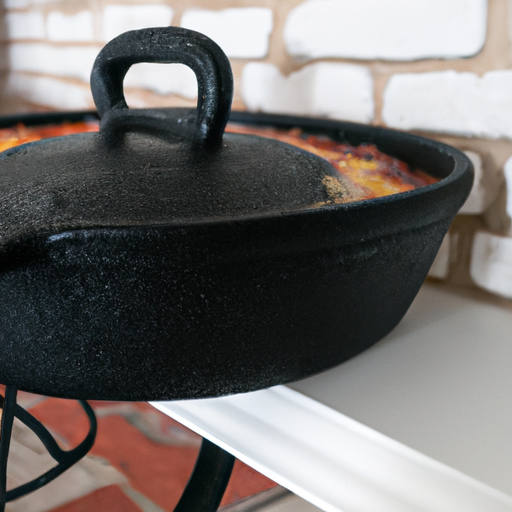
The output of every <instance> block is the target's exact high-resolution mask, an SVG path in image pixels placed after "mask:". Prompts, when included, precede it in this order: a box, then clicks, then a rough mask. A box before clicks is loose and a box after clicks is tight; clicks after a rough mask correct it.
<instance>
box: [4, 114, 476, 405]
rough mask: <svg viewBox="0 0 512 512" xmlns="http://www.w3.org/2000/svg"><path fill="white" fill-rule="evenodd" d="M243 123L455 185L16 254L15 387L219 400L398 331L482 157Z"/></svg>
mask: <svg viewBox="0 0 512 512" xmlns="http://www.w3.org/2000/svg"><path fill="white" fill-rule="evenodd" d="M232 118H234V120H235V121H243V122H253V123H262V124H272V125H274V126H302V127H303V128H305V129H307V130H308V131H312V132H316V133H326V134H328V135H330V136H331V137H335V138H341V139H344V140H348V141H349V142H351V143H356V144H357V143H360V142H372V143H375V144H376V145H377V146H378V147H379V149H381V150H382V151H385V152H388V153H389V154H392V155H393V156H397V157H399V158H402V159H404V160H405V161H407V162H408V163H410V164H412V165H416V166H419V167H421V168H422V169H423V170H425V171H426V172H429V173H431V174H433V175H435V176H439V177H443V178H444V179H442V180H441V181H440V182H438V183H437V184H435V185H431V186H428V187H424V188H422V189H418V190H416V191H412V192H407V193H403V194H398V195H395V196H388V197H384V198H380V199H375V200H369V201H361V202H358V203H352V204H346V205H334V206H328V207H322V208H316V209H311V210H304V211H300V212H296V213H293V214H292V213H289V214H281V215H279V214H267V215H255V216H252V217H251V216H248V217H244V218H240V219H231V220H216V221H204V222H174V223H172V224H167V225H153V226H120V227H115V228H113V227H108V228H105V227H102V226H98V227H97V228H87V229H79V230H72V231H67V232H66V231H65V232H59V233H47V234H37V235H35V236H33V237H26V238H24V239H22V240H19V241H17V242H16V243H13V244H10V245H9V246H8V247H5V248H3V249H2V251H1V254H0V290H1V294H0V350H1V352H2V358H1V360H0V382H2V383H5V384H12V385H14V386H16V387H17V388H19V389H24V390H27V391H32V392H37V393H41V394H45V395H54V396H61V397H68V398H80V399H108V400H170V399H187V398H198V397H211V396H219V395H223V394H228V393H235V392H244V391H250V390H255V389H260V388H264V387H268V386H272V385H276V384H281V383H285V382H289V381H292V380H296V379H300V378H303V377H306V376H309V375H311V374H314V373H316V372H319V371H322V370H324V369H327V368H329V367H331V366H333V365H336V364H339V363H341V362H342V361H344V360H346V359H348V358H350V357H352V356H354V355H355V354H357V353H359V352H361V351H362V350H364V349H365V348H367V347H369V346H370V345H372V344H373V343H375V342H376V341H378V340H379V339H381V338H382V337H383V336H385V335H386V334H387V333H388V332H389V331H390V330H392V329H393V327H395V325H396V324H397V323H398V322H399V321H400V319H401V318H402V317H403V315H404V314H405V312H406V311H407V309H408V307H409V305H410V304H411V302H412V300H413V298H414V297H415V295H416V293H417V292H418V290H419V288H420V286H421V284H422V282H423V280H424V278H425V277H426V274H427V272H428V270H429V268H430V265H431V264H432V261H433V259H434V257H435V255H436V253H437V250H438V248H439V245H440V244H441V242H442V239H443V237H444V235H445V233H446V231H447V229H448V226H449V224H450V222H451V220H452V218H453V216H454V215H455V214H456V212H457V211H458V209H459V208H460V206H462V204H463V202H464V200H465V198H466V197H467V194H468V193H469V190H470V187H471V183H472V171H471V165H470V163H469V161H468V160H467V159H466V158H465V157H464V155H462V154H461V153H460V152H458V151H457V150H453V149H451V148H448V147H447V146H444V145H442V144H439V143H436V142H433V141H428V140H427V139H423V138H420V137H415V136H412V135H408V134H402V133H399V132H393V131H391V130H383V129H378V128H372V127H368V126H362V125H354V124H351V123H340V122H333V121H323V120H307V119H299V118H284V117H274V116H254V115H250V114H236V113H234V115H232ZM39 119H40V118H39ZM43 119H44V118H43ZM17 120H18V121H19V118H18V119H17ZM54 120H55V121H56V120H57V119H54Z"/></svg>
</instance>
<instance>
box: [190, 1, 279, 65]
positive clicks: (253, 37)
mask: <svg viewBox="0 0 512 512" xmlns="http://www.w3.org/2000/svg"><path fill="white" fill-rule="evenodd" d="M181 26H182V27H185V28H189V29H192V30H196V31H197V32H201V33H202V34H205V35H207V36H208V37H210V38H211V39H213V40H214V41H215V42H216V43H217V44H218V45H219V46H220V47H221V48H222V49H223V50H224V52H225V53H226V55H227V56H228V57H231V58H242V59H260V58H263V57H265V56H266V55H267V53H268V46H269V37H270V34H271V32H272V27H273V13H272V11H271V10H270V9H266V8H263V7H241V8H232V9H224V10H222V11H209V10H206V9H190V10H188V11H185V12H184V13H183V15H182V17H181Z"/></svg>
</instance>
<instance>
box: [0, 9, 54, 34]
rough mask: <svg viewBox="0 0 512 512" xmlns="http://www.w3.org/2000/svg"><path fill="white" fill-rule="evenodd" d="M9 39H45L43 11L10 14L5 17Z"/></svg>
mask: <svg viewBox="0 0 512 512" xmlns="http://www.w3.org/2000/svg"><path fill="white" fill-rule="evenodd" d="M4 24H5V27H6V31H5V32H6V36H7V39H10V40H13V39H44V37H45V36H46V31H45V26H44V16H43V13H42V12H41V11H30V12H10V13H7V14H6V15H5V18H4Z"/></svg>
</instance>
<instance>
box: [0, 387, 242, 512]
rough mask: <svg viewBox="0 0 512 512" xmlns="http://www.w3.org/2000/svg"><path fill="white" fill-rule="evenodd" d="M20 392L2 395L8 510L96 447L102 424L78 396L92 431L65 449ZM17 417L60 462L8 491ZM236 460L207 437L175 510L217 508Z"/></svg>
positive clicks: (1, 477)
mask: <svg viewBox="0 0 512 512" xmlns="http://www.w3.org/2000/svg"><path fill="white" fill-rule="evenodd" d="M16 394H17V390H16V389H15V388H14V387H12V386H6V388H5V398H3V397H2V396H0V407H1V408H2V409H3V411H2V422H1V426H0V512H4V510H5V504H6V503H7V502H9V501H12V500H15V499H17V498H21V497H22V496H24V495H25V494H28V493H30V492H32V491H35V490H37V489H39V488H40V487H42V486H43V485H46V484H47V483H48V482H51V481H52V480H53V479H55V478H56V477H58V476H59V475H61V474H62V473H63V472H64V471H66V470H67V469H69V468H70V467H71V466H72V465H73V464H75V463H77V462H78V461H79V460H80V459H81V458H82V457H84V455H86V454H87V452H88V451H89V450H90V449H91V448H92V445H93V444H94V440H95V438H96V431H97V428H98V425H97V421H96V416H95V414H94V411H93V410H92V408H91V406H90V405H89V404H88V403H87V402H86V401H85V400H78V402H79V403H80V405H81V406H82V408H83V409H84V411H85V413H86V414H87V417H88V419H89V425H90V426H89V433H88V434H87V436H86V438H85V439H84V440H83V441H82V442H81V443H80V444H79V445H78V446H77V447H76V448H73V449H72V450H68V451H65V450H62V449H61V448H60V447H59V446H58V444H57V442H56V441H55V439H54V438H53V437H52V435H51V434H50V432H48V430H47V429H46V427H45V426H44V425H43V424H42V423H41V422H40V421H39V420H37V419H36V418H34V416H32V415H31V414H30V413H28V412H27V411H25V410H24V409H23V408H22V407H20V406H19V405H18V404H17V403H16ZM15 417H16V418H18V419H19V420H20V421H21V422H22V423H24V424H25V425H26V426H27V427H29V428H30V429H31V430H32V431H33V432H34V433H35V434H36V435H37V437H38V438H39V439H40V440H41V441H42V443H43V444H44V446H45V448H46V449H47V450H48V453H49V454H50V455H51V456H52V457H53V458H54V459H55V460H56V461H57V463H58V464H57V466H55V467H53V468H52V469H50V470H49V471H47V472H46V473H44V474H43V475H41V476H39V477H37V478H35V479H34V480H31V481H30V482H27V483H26V484H22V485H20V486H18V487H16V488H14V489H11V490H10V491H7V488H6V482H7V457H8V455H9V446H10V443H11V434H12V425H13V422H14V418H15ZM234 462H235V457H233V455H231V454H229V453H227V452H226V451H224V450H223V449H222V448H219V447H218V446H216V445H215V444H213V443H211V442H210V441H208V440H206V439H203V442H202V444H201V449H200V451H199V456H198V458H197V461H196V465H195V467H194V470H193V472H192V475H191V476H190V479H189V481H188V483H187V486H186V487H185V490H184V491H183V495H182V496H181V498H180V501H179V502H178V504H177V505H176V508H175V509H174V512H215V511H216V510H217V509H218V507H219V504H220V501H221V499H222V496H223V495H224V491H225V490H226V487H227V485H228V482H229V478H230V476H231V471H232V469H233V464H234Z"/></svg>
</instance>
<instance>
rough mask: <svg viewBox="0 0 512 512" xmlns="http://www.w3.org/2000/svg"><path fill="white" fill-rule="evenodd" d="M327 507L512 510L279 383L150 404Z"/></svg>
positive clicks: (486, 490) (485, 490) (483, 488)
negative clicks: (249, 390)
mask: <svg viewBox="0 0 512 512" xmlns="http://www.w3.org/2000/svg"><path fill="white" fill-rule="evenodd" d="M152 405H153V406H154V407H156V408H157V409H158V410H160V411H162V412H163V413H165V414H166V415H168V416H170V417H172V418H174V419H175V420H177V421H179V422H180V423H182V424H183V425H185V426H186V427H188V428H190V429H191V430H193V431H195V432H196V433H198V434H199V435H201V436H203V437H205V438H206V439H208V440H210V441H212V442H214V443H215V444H217V445H218V446H220V447H221V448H223V449H224V450H226V451H228V452H229V453H231V454H233V455H234V456H235V457H237V458H238V459H240V460H241V461H242V462H244V463H246V464H248V465H249V466H251V467H253V468H254V469H256V470H257V471H259V472H261V473H262V474H264V475H266V476H267V477H269V478H271V479H272V480H274V481H275V482H277V483H278V484H280V485H282V486H283V487H286V488H287V489H289V490H291V491H292V492H294V493H295V494H297V495H298V496H300V497H302V498H304V499H305V500H307V501H309V502H311V503H312V504H314V505H316V506H317V507H319V508H320V509H322V510H325V511H332V512H412V511H425V512H445V511H446V512H453V511H464V512H473V511H474V512H477V511H481V512H484V511H485V512H502V511H509V512H512V497H511V496H508V495H506V494H504V493H502V492H501V491H498V490H496V489H494V488H492V487H490V486H489V485H486V484H484V483H481V482H479V481H478V480H476V479H474V478H472V477H470V476H468V475H465V474H463V473H461V472H460V471H458V470H456V469H454V468H451V467H449V466H447V465H446V464H443V463H441V462H438V461H436V460H434V459H432V458H430V457H428V456H426V455H424V454H422V453H420V452H418V451H416V450H413V449H411V448H409V447H407V446H405V445H403V444H401V443H399V442H397V441H395V440H393V439H391V438H389V437H387V436H385V435H383V434H381V433H379V432H377V431H375V430H373V429H371V428H369V427H367V426H365V425H363V424H361V423H359V422H357V421H355V420H353V419H351V418H349V417H347V416H345V415H343V414H342V413H340V412H338V411H336V410H334V409H331V408H329V407H327V406H325V405H323V404H321V403H319V402H317V401H316V400H313V399H311V398H309V397H306V396H305V395H303V394H301V393H299V392H297V391H294V390H292V389H290V388H288V387H286V386H277V387H274V388H271V389H266V390H261V391H256V392H253V393H246V394H241V395H234V396H228V397H220V398H213V399H203V400H191V401H174V402H152Z"/></svg>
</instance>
